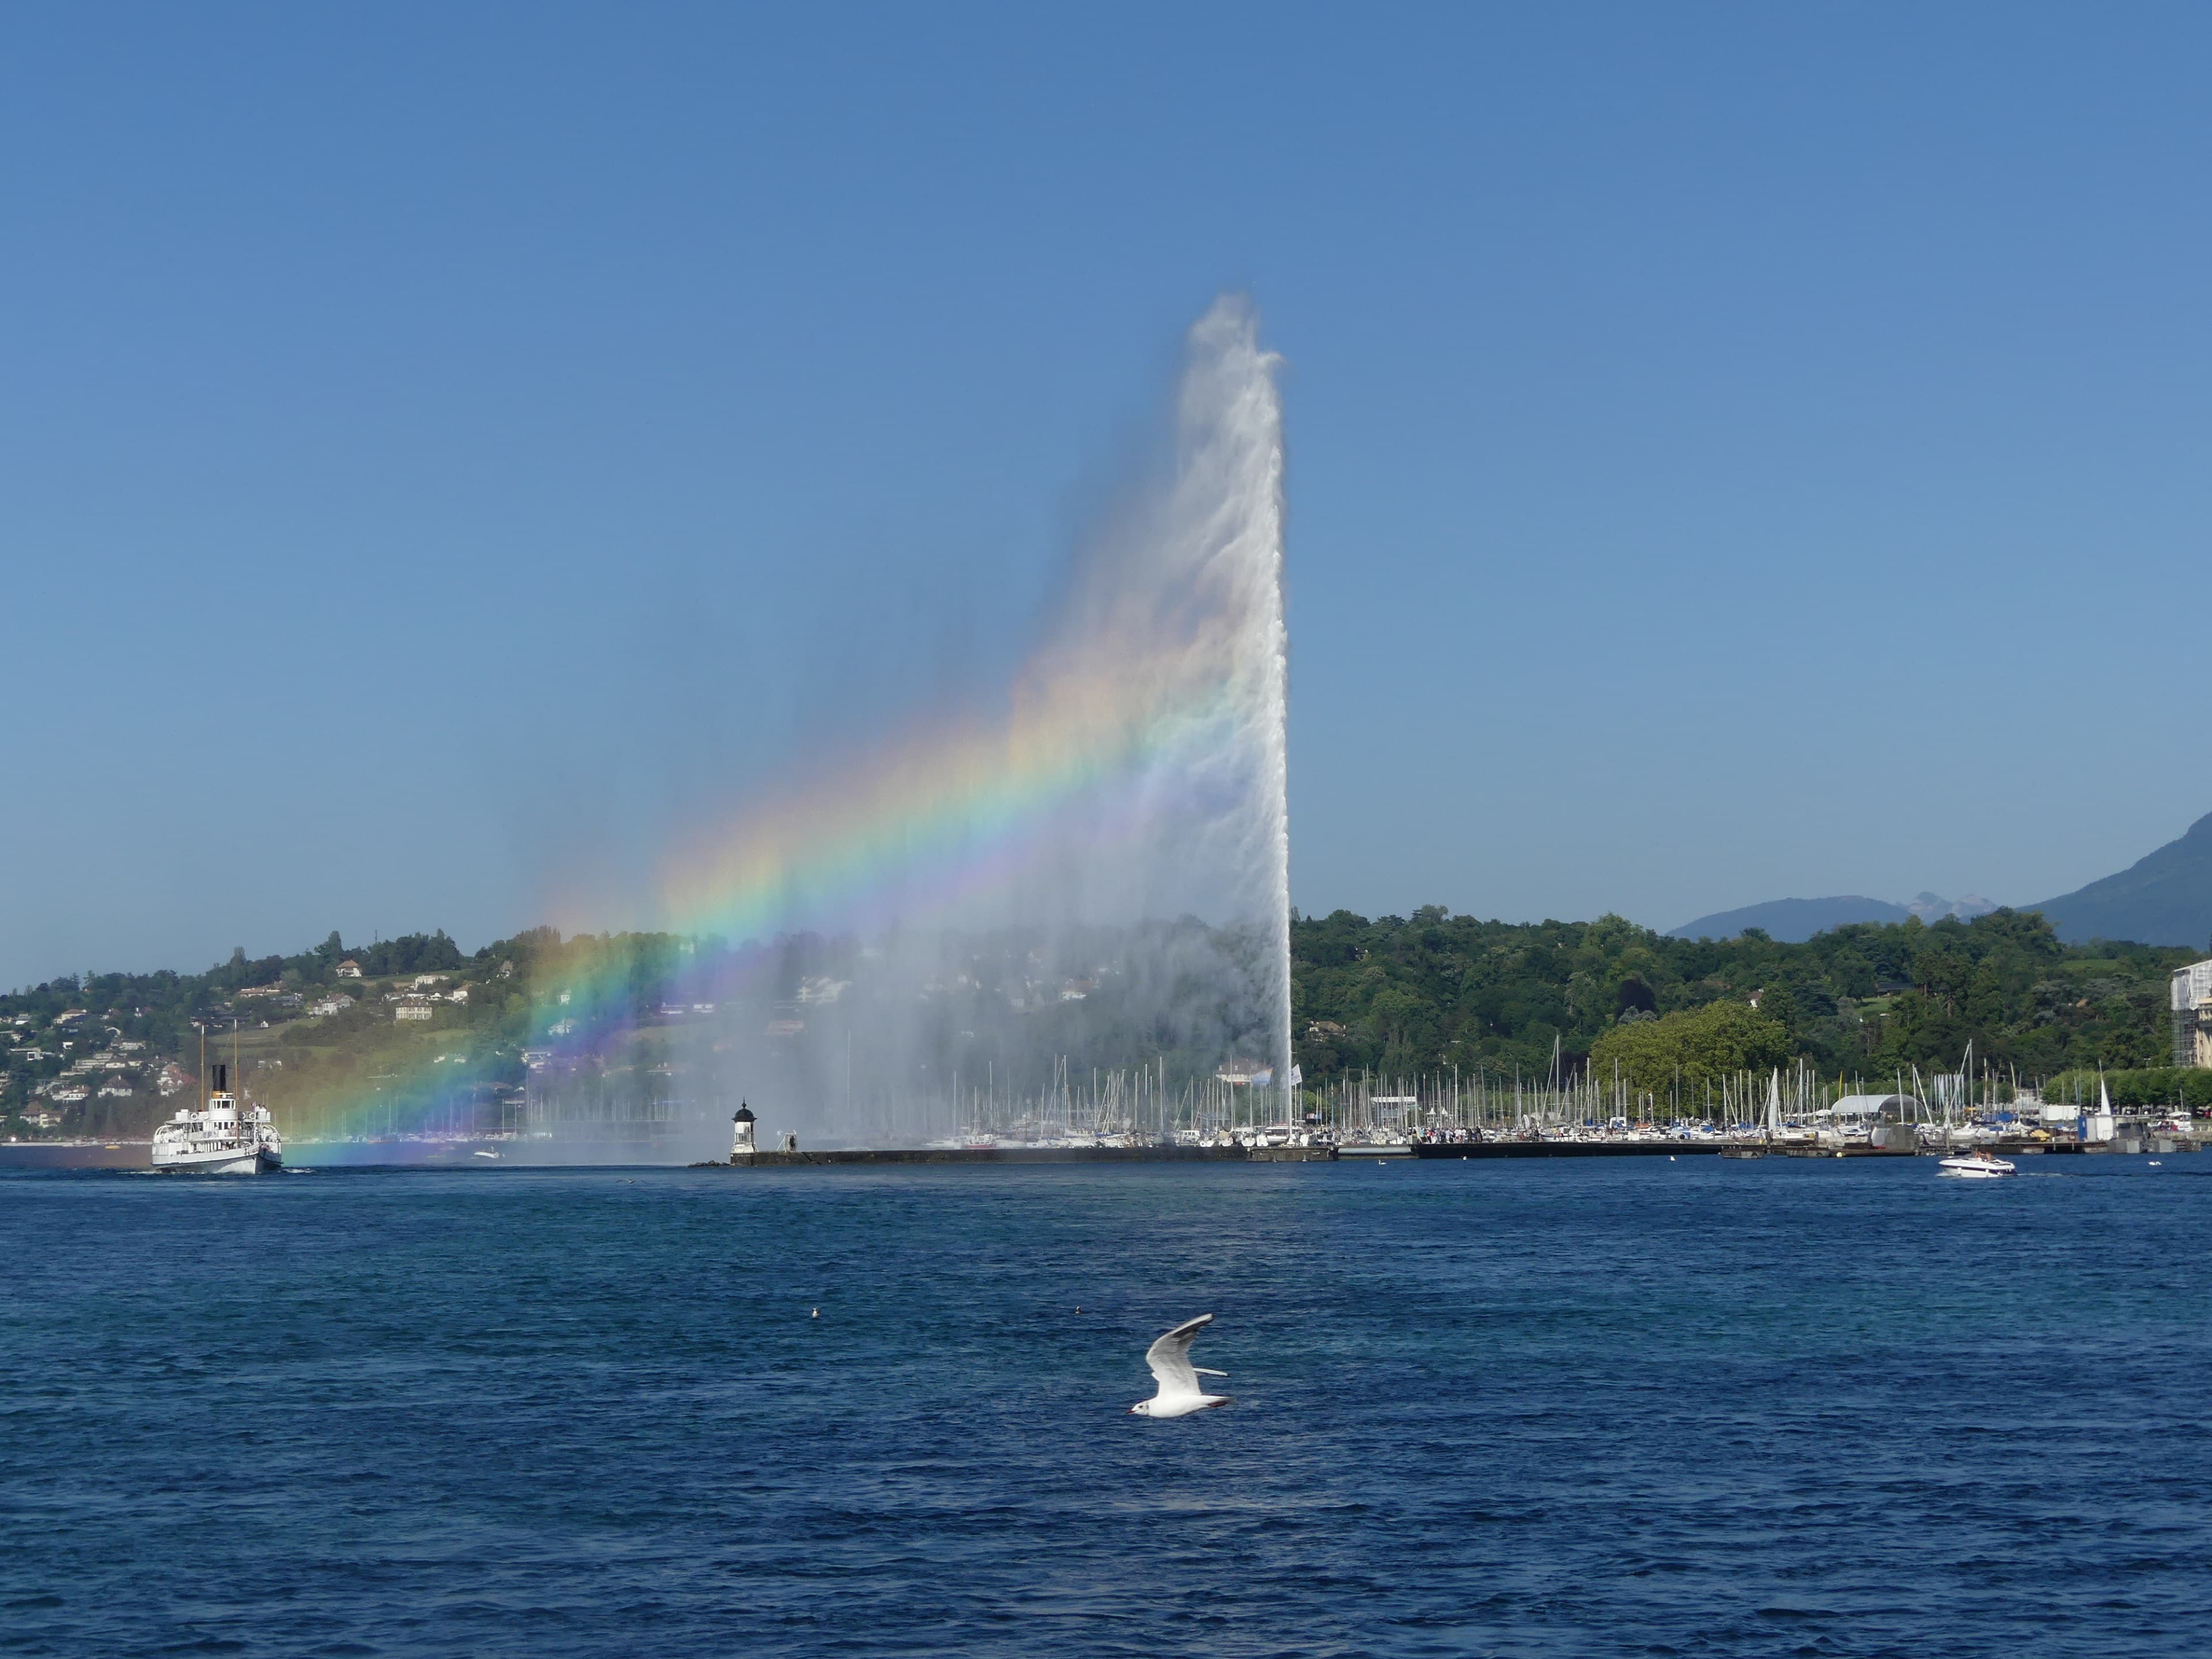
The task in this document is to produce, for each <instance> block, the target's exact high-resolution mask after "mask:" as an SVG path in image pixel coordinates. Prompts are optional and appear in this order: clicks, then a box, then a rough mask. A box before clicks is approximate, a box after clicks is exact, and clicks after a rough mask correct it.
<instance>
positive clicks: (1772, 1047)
mask: <svg viewBox="0 0 2212 1659" xmlns="http://www.w3.org/2000/svg"><path fill="white" fill-rule="evenodd" d="M1789 1059H1790V1034H1789V1033H1788V1031H1786V1030H1784V1028H1783V1027H1782V1025H1781V1024H1779V1023H1778V1022H1777V1021H1775V1020H1771V1019H1769V1018H1766V1015H1765V1012H1764V1011H1763V1010H1761V1009H1755V1008H1752V1007H1748V1006H1746V1005H1745V1004H1743V1003H1741V1002H1714V1003H1709V1004H1707V1005H1706V1006H1705V1007H1703V1008H1696V1009H1687V1010H1683V1011H1681V1012H1676V1013H1672V1014H1667V1015H1663V1016H1662V1017H1661V1018H1658V1019H1652V1020H1635V1021H1632V1022H1630V1023H1629V1024H1622V1025H1615V1026H1614V1027H1613V1029H1612V1030H1608V1031H1607V1032H1606V1033H1605V1035H1604V1036H1601V1037H1600V1038H1598V1040H1597V1041H1596V1042H1594V1043H1592V1044H1591V1045H1590V1054H1589V1064H1590V1074H1591V1076H1592V1077H1593V1078H1594V1079H1595V1080H1596V1081H1597V1082H1598V1083H1599V1084H1601V1085H1603V1084H1604V1083H1606V1082H1607V1081H1609V1080H1610V1079H1612V1077H1613V1074H1614V1073H1613V1067H1614V1066H1615V1065H1616V1064H1617V1065H1618V1066H1620V1077H1621V1078H1622V1079H1623V1080H1624V1081H1625V1082H1626V1083H1627V1084H1629V1085H1631V1086H1632V1088H1634V1089H1636V1090H1638V1091H1640V1092H1649V1093H1652V1094H1664V1093H1665V1092H1666V1091H1667V1090H1668V1089H1669V1088H1671V1087H1673V1086H1674V1082H1675V1080H1676V1079H1678V1078H1679V1079H1680V1081H1681V1085H1682V1090H1683V1097H1684V1098H1685V1099H1687V1098H1689V1097H1690V1095H1691V1093H1692V1091H1703V1090H1704V1088H1705V1085H1706V1084H1707V1083H1709V1082H1718V1081H1719V1080H1720V1079H1722V1078H1724V1077H1730V1076H1734V1075H1735V1074H1736V1073H1740V1072H1747V1071H1748V1072H1763V1071H1765V1070H1767V1069H1768V1068H1770V1067H1771V1066H1780V1065H1784V1064H1785V1063H1786V1062H1787V1061H1788V1060H1789Z"/></svg>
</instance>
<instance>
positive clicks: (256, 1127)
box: [154, 1065, 284, 1175]
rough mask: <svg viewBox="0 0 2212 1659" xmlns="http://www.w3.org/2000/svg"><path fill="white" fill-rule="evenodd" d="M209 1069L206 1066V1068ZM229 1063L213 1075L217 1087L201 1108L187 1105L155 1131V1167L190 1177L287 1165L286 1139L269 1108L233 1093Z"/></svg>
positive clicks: (248, 1172)
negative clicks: (278, 1131) (285, 1162)
mask: <svg viewBox="0 0 2212 1659" xmlns="http://www.w3.org/2000/svg"><path fill="white" fill-rule="evenodd" d="M204 1071H205V1068H204V1066H203V1072H204ZM229 1073H230V1067H228V1066H221V1065H218V1066H216V1067H215V1069H214V1071H213V1073H209V1074H208V1075H210V1078H211V1080H212V1082H213V1084H214V1085H215V1086H214V1087H213V1088H211V1089H210V1090H209V1091H208V1096H207V1099H206V1101H205V1102H204V1103H202V1104H201V1105H199V1106H197V1107H191V1106H182V1107H179V1108H178V1109H177V1115H175V1116H174V1117H173V1118H171V1119H170V1120H169V1121H167V1123H164V1124H162V1125H161V1126H160V1127H158V1128H156V1129H155V1131H154V1167H155V1169H157V1170H175V1171H180V1172H183V1173H185V1174H191V1175H260V1174H262V1173H263V1172H264V1171H265V1170H281V1169H283V1167H284V1137H283V1136H282V1135H280V1134H279V1133H276V1123H275V1122H274V1121H272V1120H271V1119H270V1115H269V1109H268V1108H267V1107H266V1106H257V1105H254V1104H252V1103H249V1102H247V1101H246V1100H245V1099H243V1098H242V1097H241V1095H234V1094H233V1093H232V1092H231V1091H230V1077H229Z"/></svg>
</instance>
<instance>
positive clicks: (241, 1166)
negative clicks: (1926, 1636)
mask: <svg viewBox="0 0 2212 1659" xmlns="http://www.w3.org/2000/svg"><path fill="white" fill-rule="evenodd" d="M154 1167H155V1169H156V1170H160V1171H161V1173H163V1174H165V1175H263V1174H267V1173H270V1172H272V1171H274V1170H281V1169H283V1167H284V1155H283V1153H282V1152H274V1151H271V1150H270V1148H269V1147H266V1146H264V1147H261V1148H259V1149H258V1150H252V1151H246V1152H239V1151H236V1150H226V1151H223V1152H159V1151H157V1152H155V1154H154Z"/></svg>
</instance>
